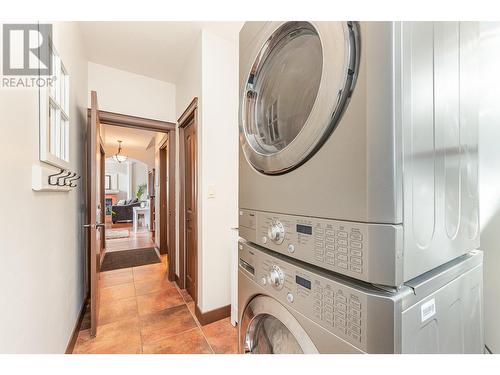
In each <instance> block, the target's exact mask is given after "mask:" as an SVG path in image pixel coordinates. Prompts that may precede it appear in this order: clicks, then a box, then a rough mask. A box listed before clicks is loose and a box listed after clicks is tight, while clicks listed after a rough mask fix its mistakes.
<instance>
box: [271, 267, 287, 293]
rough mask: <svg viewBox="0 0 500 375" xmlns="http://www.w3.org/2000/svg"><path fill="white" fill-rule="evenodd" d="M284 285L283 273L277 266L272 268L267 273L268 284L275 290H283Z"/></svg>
mask: <svg viewBox="0 0 500 375" xmlns="http://www.w3.org/2000/svg"><path fill="white" fill-rule="evenodd" d="M284 283H285V275H284V274H283V271H281V270H280V268H279V267H278V266H273V267H272V268H271V272H270V273H269V284H271V285H272V286H273V288H275V289H278V290H279V289H281V288H283V285H284Z"/></svg>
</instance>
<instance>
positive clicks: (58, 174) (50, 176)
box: [48, 168, 65, 186]
mask: <svg viewBox="0 0 500 375" xmlns="http://www.w3.org/2000/svg"><path fill="white" fill-rule="evenodd" d="M64 171H65V169H62V168H59V172H58V173H54V174H51V175H49V176H48V182H49V185H51V186H54V185H57V182H56V183H53V182H52V177H56V176H60V175H62V174H63V173H64Z"/></svg>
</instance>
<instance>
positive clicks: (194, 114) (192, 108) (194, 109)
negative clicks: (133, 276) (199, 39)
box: [177, 97, 199, 305]
mask: <svg viewBox="0 0 500 375" xmlns="http://www.w3.org/2000/svg"><path fill="white" fill-rule="evenodd" d="M192 120H193V124H192V126H194V130H195V132H196V135H197V139H196V154H195V160H196V163H197V164H198V161H197V160H198V98H197V97H195V98H193V100H192V101H191V103H189V105H188V106H187V108H186V109H185V110H184V112H183V113H182V115H181V116H180V117H179V119H178V120H177V124H178V129H179V280H178V284H179V287H180V288H181V289H185V288H186V259H187V257H186V240H185V238H186V225H185V223H186V221H185V220H186V219H185V209H186V207H185V198H184V196H185V188H186V187H185V181H186V178H185V177H186V176H185V170H186V160H185V159H186V157H185V147H184V129H185V128H186V126H188V125H189V124H190V123H191V121H192ZM197 167H198V165H197ZM196 173H197V174H198V168H197V169H196ZM197 185H198V176H196V183H195V197H196V219H195V220H193V222H194V224H193V226H194V228H195V229H194V230H195V238H196V249H195V251H196V264H195V266H196V273H195V275H196V282H195V296H194V298H193V299H194V302H195V305H197V303H198V287H199V285H198V284H199V278H198V262H199V257H198V255H199V254H198V233H199V232H198V215H199V212H198V210H199V205H198V186H197Z"/></svg>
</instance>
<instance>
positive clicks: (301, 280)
mask: <svg viewBox="0 0 500 375" xmlns="http://www.w3.org/2000/svg"><path fill="white" fill-rule="evenodd" d="M295 282H296V283H297V284H299V285H302V286H303V287H304V288H307V289H309V290H311V282H310V281H309V280H306V279H304V278H303V277H300V276H297V275H295Z"/></svg>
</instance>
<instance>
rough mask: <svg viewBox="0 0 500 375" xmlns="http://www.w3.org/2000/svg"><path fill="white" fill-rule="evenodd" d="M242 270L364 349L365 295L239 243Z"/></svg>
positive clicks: (291, 261)
mask: <svg viewBox="0 0 500 375" xmlns="http://www.w3.org/2000/svg"><path fill="white" fill-rule="evenodd" d="M239 246H240V252H239V253H240V269H243V270H245V274H246V275H247V276H249V277H251V278H252V279H253V280H254V281H255V282H256V283H258V284H260V286H261V287H263V288H264V289H266V291H267V293H269V294H270V295H272V296H273V297H275V298H277V299H278V300H280V302H282V303H283V304H285V305H288V306H290V307H292V308H293V309H295V310H296V311H298V312H300V313H301V314H303V315H305V316H306V317H307V318H309V319H311V320H313V321H314V322H316V323H317V324H319V325H321V326H322V327H323V328H325V329H326V330H328V331H330V332H332V333H334V334H335V335H336V336H339V337H341V338H342V339H344V340H346V341H348V342H350V343H351V344H353V345H355V346H357V347H359V348H363V347H364V345H365V341H366V339H365V336H366V334H365V330H366V328H365V327H366V316H367V311H366V305H367V303H366V294H364V293H363V292H362V291H360V290H357V289H356V288H355V287H350V286H347V285H345V284H344V283H341V282H339V281H336V280H335V278H334V277H330V276H329V275H327V274H325V273H321V274H320V273H318V271H313V270H309V269H307V265H299V264H298V263H297V262H295V261H293V260H292V259H288V260H286V259H285V258H284V257H279V256H273V255H271V254H270V253H268V252H264V251H262V250H257V249H255V248H253V247H252V248H251V250H250V247H249V246H248V245H247V244H245V243H240V245H239Z"/></svg>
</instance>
